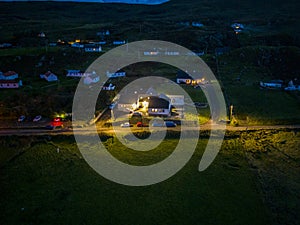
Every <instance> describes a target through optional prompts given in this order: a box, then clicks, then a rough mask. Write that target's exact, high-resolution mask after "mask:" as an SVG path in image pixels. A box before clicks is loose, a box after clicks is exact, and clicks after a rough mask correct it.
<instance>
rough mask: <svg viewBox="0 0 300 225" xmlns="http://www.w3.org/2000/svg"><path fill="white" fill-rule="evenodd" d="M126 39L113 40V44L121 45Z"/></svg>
mask: <svg viewBox="0 0 300 225" xmlns="http://www.w3.org/2000/svg"><path fill="white" fill-rule="evenodd" d="M125 43H126V41H113V45H123V44H125Z"/></svg>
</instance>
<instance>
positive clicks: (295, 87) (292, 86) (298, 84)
mask: <svg viewBox="0 0 300 225" xmlns="http://www.w3.org/2000/svg"><path fill="white" fill-rule="evenodd" d="M284 90H285V91H300V80H298V79H294V80H291V81H290V82H289V83H288V86H287V87H286V88H284Z"/></svg>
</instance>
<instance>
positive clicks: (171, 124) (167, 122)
mask: <svg viewBox="0 0 300 225" xmlns="http://www.w3.org/2000/svg"><path fill="white" fill-rule="evenodd" d="M165 125H166V127H176V126H177V124H176V123H174V122H173V121H165Z"/></svg>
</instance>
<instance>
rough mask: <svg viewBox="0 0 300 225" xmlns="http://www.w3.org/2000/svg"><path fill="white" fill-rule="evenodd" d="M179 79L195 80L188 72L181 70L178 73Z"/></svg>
mask: <svg viewBox="0 0 300 225" xmlns="http://www.w3.org/2000/svg"><path fill="white" fill-rule="evenodd" d="M177 79H193V78H192V77H191V76H190V75H189V74H187V73H186V72H183V71H182V70H179V71H178V73H177Z"/></svg>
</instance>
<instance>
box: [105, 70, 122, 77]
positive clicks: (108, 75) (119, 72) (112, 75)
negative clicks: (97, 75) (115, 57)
mask: <svg viewBox="0 0 300 225" xmlns="http://www.w3.org/2000/svg"><path fill="white" fill-rule="evenodd" d="M106 76H107V77H108V78H116V77H125V76H126V72H125V71H123V70H119V71H118V72H115V73H110V72H109V71H106Z"/></svg>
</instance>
